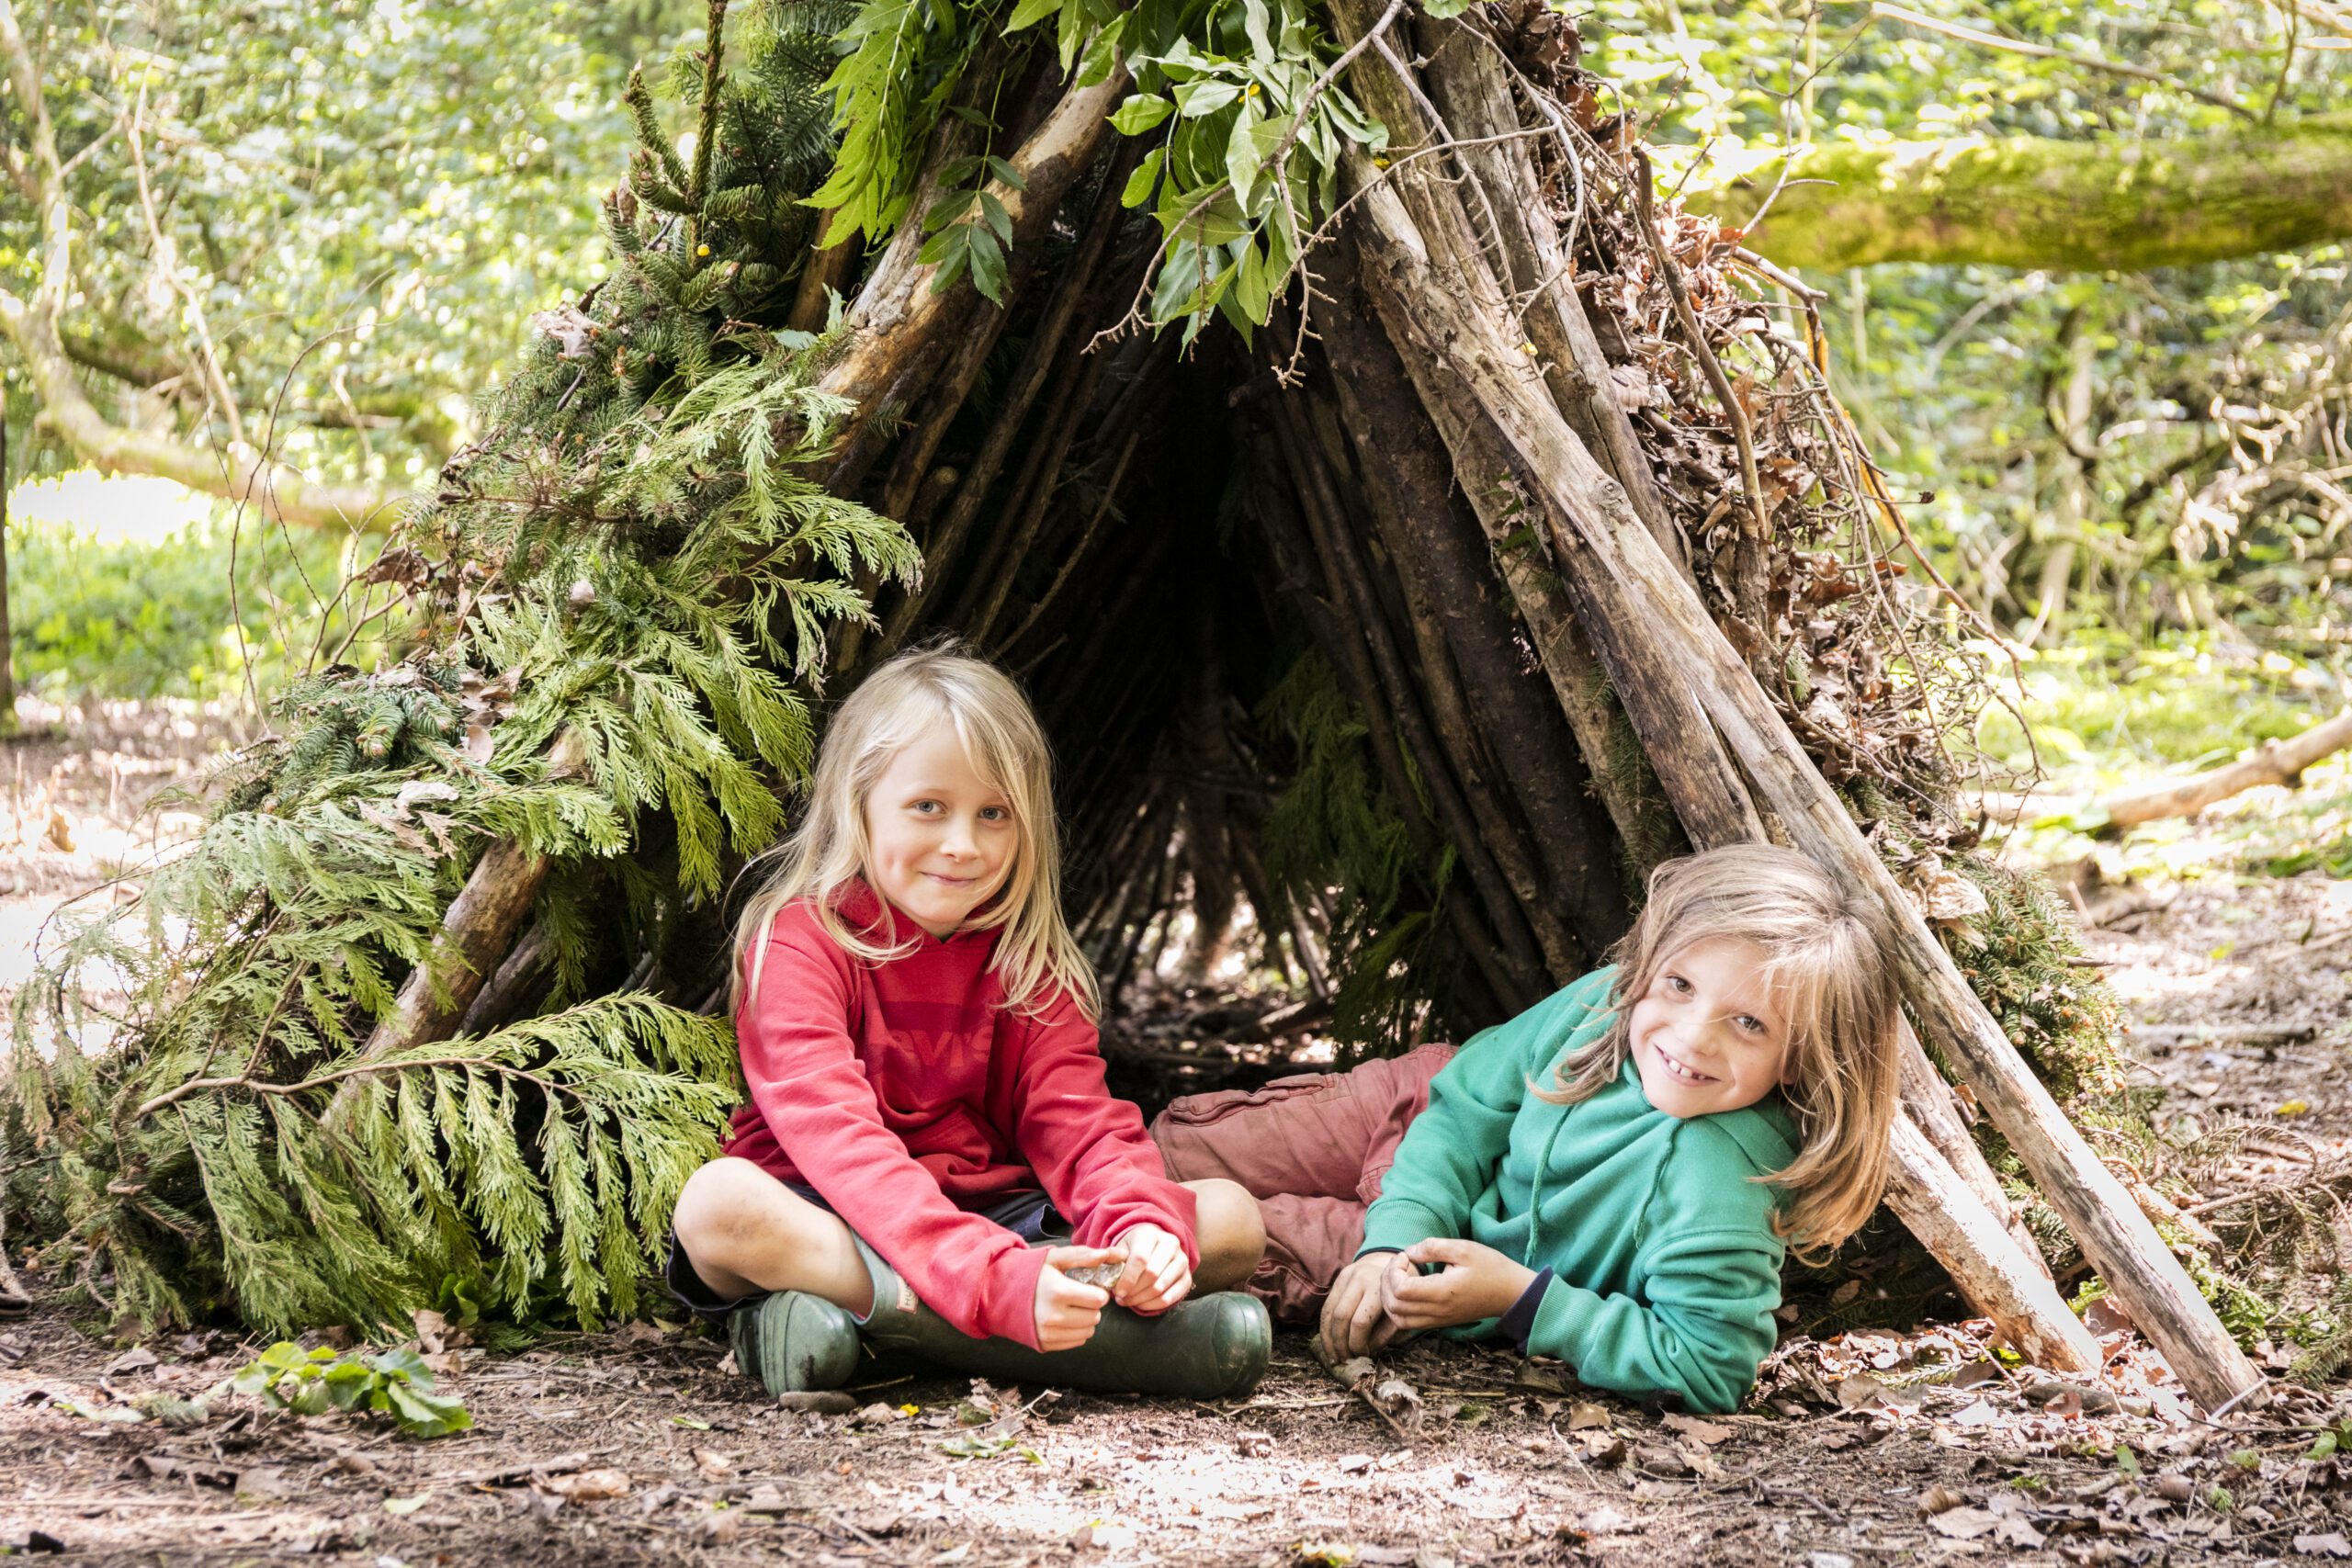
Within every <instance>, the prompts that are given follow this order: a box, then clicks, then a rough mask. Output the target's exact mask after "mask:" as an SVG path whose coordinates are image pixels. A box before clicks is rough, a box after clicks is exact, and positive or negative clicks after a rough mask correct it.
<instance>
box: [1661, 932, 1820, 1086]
mask: <svg viewBox="0 0 2352 1568" xmlns="http://www.w3.org/2000/svg"><path fill="white" fill-rule="evenodd" d="M1763 963H1764V952H1763V950H1762V949H1761V948H1758V947H1757V946H1756V945H1755V944H1753V943H1752V942H1738V941H1733V940H1728V939H1723V940H1717V941H1713V942H1693V943H1692V944H1691V945H1690V946H1688V947H1684V948H1680V949H1679V950H1677V951H1676V952H1674V953H1669V954H1668V956H1667V959H1666V962H1665V963H1663V964H1659V965H1658V970H1657V976H1656V977H1655V978H1654V979H1653V980H1652V981H1651V982H1650V987H1649V990H1648V991H1647V992H1646V993H1645V994H1644V995H1643V996H1642V998H1640V999H1639V1000H1637V1001H1636V1002H1634V1014H1633V1019H1632V1021H1631V1022H1630V1024H1629V1025H1628V1030H1629V1033H1630V1035H1631V1038H1632V1041H1633V1047H1634V1067H1635V1069H1636V1070H1637V1071H1639V1072H1640V1074H1641V1075H1642V1093H1643V1095H1644V1096H1645V1097H1646V1098H1647V1099H1648V1100H1649V1102H1650V1103H1651V1104H1652V1105H1654V1106H1656V1107H1657V1109H1658V1110H1660V1111H1665V1112H1666V1113H1667V1114H1668V1115H1669V1116H1709V1115H1713V1114H1714V1113H1715V1112H1717V1111H1738V1110H1742V1109H1745V1108H1746V1107H1747V1106H1750V1105H1754V1104H1755V1103H1756V1102H1757V1101H1758V1100H1762V1099H1763V1098H1764V1097H1765V1096H1766V1095H1768V1094H1770V1093H1771V1092H1772V1091H1773V1090H1774V1089H1777V1088H1779V1087H1780V1085H1781V1078H1782V1074H1783V1072H1784V1070H1785V1068H1786V1066H1787V1064H1788V1056H1789V1032H1788V1022H1787V1020H1786V1019H1785V1018H1783V1017H1782V1015H1781V1009H1780V1006H1779V999H1778V998H1775V997H1774V996H1773V995H1772V992H1771V988H1770V987H1768V986H1767V985H1765V983H1764V980H1763V976H1762V966H1763Z"/></svg>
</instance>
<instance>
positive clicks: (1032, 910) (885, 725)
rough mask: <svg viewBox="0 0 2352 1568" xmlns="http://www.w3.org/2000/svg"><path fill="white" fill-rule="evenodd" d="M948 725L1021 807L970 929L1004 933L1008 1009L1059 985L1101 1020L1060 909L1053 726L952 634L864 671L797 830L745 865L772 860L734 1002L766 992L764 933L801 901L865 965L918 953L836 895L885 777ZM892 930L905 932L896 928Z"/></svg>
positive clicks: (836, 722)
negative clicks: (1007, 850)
mask: <svg viewBox="0 0 2352 1568" xmlns="http://www.w3.org/2000/svg"><path fill="white" fill-rule="evenodd" d="M942 725H946V726H949V727H952V728H954V730H955V732H956V739H957V740H959V741H960V742H962V744H963V748H964V755H965V757H966V758H967V759H968V760H969V761H970V762H971V764H972V770H973V772H975V773H978V774H979V775H980V777H981V778H982V779H983V780H985V781H986V782H987V784H988V785H989V788H991V789H993V790H995V791H997V792H998V793H999V794H1001V795H1003V796H1004V798H1005V801H1006V803H1007V804H1008V805H1009V806H1011V807H1012V822H1013V828H1014V831H1015V833H1016V835H1017V837H1016V839H1015V840H1014V847H1013V853H1012V869H1011V871H1010V872H1009V874H1007V875H1006V878H1005V883H1004V887H1003V890H1002V891H1001V893H999V894H998V896H997V897H996V898H995V899H994V901H993V902H992V903H991V904H990V905H989V907H988V908H986V909H985V910H983V911H981V912H980V913H979V914H978V916H976V917H975V918H974V919H972V920H971V921H969V922H968V923H967V925H966V927H965V929H966V930H967V931H987V930H991V929H995V928H998V927H1001V928H1002V929H1003V932H1004V934H1003V936H1002V937H1001V938H1000V939H999V940H998V942H997V948H996V953H995V954H994V956H993V957H991V958H990V959H989V967H990V968H991V969H993V970H995V971H996V973H997V974H998V975H999V976H1001V979H1002V981H1003V984H1004V996H1005V1004H1006V1005H1007V1006H1008V1007H1012V1008H1016V1009H1020V1010H1026V1011H1035V1010H1042V1009H1043V1008H1044V1007H1045V1006H1046V1004H1047V1003H1048V1002H1049V1001H1050V1000H1051V998H1052V997H1053V995H1054V993H1055V991H1056V990H1057V989H1060V990H1067V991H1069V993H1070V995H1071V996H1073V997H1075V998H1077V999H1078V1002H1079V1005H1080V1007H1081V1008H1083V1009H1084V1010H1085V1011H1086V1014H1087V1016H1088V1017H1089V1018H1091V1017H1093V1016H1095V1014H1096V1012H1097V1010H1098V1009H1099V1006H1100V1001H1099V997H1098V993H1097V990H1096V987H1095V983H1094V972H1093V971H1092V970H1091V968H1089V967H1088V965H1087V962H1086V957H1085V955H1084V954H1083V953H1080V951H1079V949H1078V942H1077V941H1076V940H1075V939H1074V938H1072V937H1071V935H1070V934H1069V925H1068V924H1067V923H1065V922H1064V920H1063V919H1062V905H1061V844H1060V839H1059V836H1058V835H1057V833H1056V831H1055V828H1054V792H1053V759H1052V754H1051V752H1050V750H1048V748H1047V747H1046V732H1045V731H1044V730H1043V729H1041V728H1038V725H1037V716H1036V715H1035V713H1033V712H1031V711H1030V708H1029V700H1028V699H1027V698H1026V697H1024V696H1023V695H1022V694H1021V688H1020V687H1018V686H1016V685H1014V684H1013V682H1012V677H1011V676H1009V675H1007V674H1006V673H1005V672H1004V671H1001V670H999V669H998V668H997V667H996V666H994V665H993V664H989V663H986V662H984V661H983V660H978V659H973V658H970V657H968V656H967V655H965V654H963V653H961V652H959V651H957V649H956V646H955V645H953V644H943V645H940V646H936V647H931V648H922V649H912V650H911V651H909V652H906V653H901V654H899V655H898V656H897V657H896V658H894V659H891V660H888V662H886V663H885V664H883V665H882V666H881V668H879V669H877V670H876V671H874V673H872V674H871V675H869V676H867V677H866V678H865V682H864V684H862V685H860V686H859V687H858V688H857V690H856V691H855V692H854V693H853V694H851V695H850V698H849V700H848V701H847V702H844V703H843V704H842V705H841V709H840V711H839V712H837V713H835V714H834V715H833V718H832V722H831V724H830V725H829V726H827V727H826V730H825V739H824V743H823V744H822V745H821V746H820V747H819V748H818V751H817V767H816V771H815V773H813V774H812V775H811V776H810V778H809V796H808V808H807V811H806V813H805V814H804V815H803V816H802V818H801V819H800V826H799V827H798V828H797V829H795V830H794V831H793V833H792V835H791V836H790V837H789V838H787V839H786V840H785V841H784V842H783V843H781V844H779V845H777V846H776V847H775V849H773V850H770V851H768V852H765V853H764V854H762V855H760V856H758V857H757V858H755V859H754V860H753V861H752V863H750V864H748V865H746V866H745V867H744V868H743V874H744V875H746V876H750V875H754V874H761V873H763V872H764V871H765V868H767V867H769V866H771V865H772V866H773V867H774V870H773V872H772V873H771V874H768V879H767V881H766V883H765V885H764V886H762V887H761V888H760V890H759V892H757V893H756V894H754V895H753V896H752V899H751V902H750V903H749V904H748V905H746V906H745V908H744V910H743V914H742V917H741V919H738V920H737V921H736V922H735V963H734V965H733V971H734V984H733V987H732V991H731V994H730V996H729V1005H730V1009H739V1008H741V1005H742V1004H743V1002H744V1001H745V1000H747V999H748V998H751V997H753V996H756V995H757V994H758V993H759V986H760V970H761V967H762V964H763V959H764V957H765V954H766V951H767V936H768V929H769V927H770V926H771V925H773V924H774V922H775V918H776V916H777V915H778V914H779V913H780V912H782V911H783V910H784V909H786V908H789V907H791V906H792V905H794V904H799V903H805V904H807V905H808V907H809V912H810V913H811V914H812V915H813V916H814V917H815V919H816V920H817V923H818V924H819V925H820V926H821V927H822V928H823V929H824V931H825V934H826V935H827V936H830V937H831V938H832V939H833V941H835V942H839V943H840V944H841V945H842V948H843V949H844V950H845V951H846V952H848V953H852V954H854V955H855V956H856V957H858V958H861V959H864V960H866V961H867V962H869V963H881V962H883V961H885V960H887V959H889V958H893V957H897V956H899V955H900V954H902V953H906V952H908V951H909V948H908V946H907V945H906V944H905V943H898V944H896V945H888V946H886V945H882V944H880V943H877V942H872V941H869V940H867V938H866V936H865V934H864V933H862V932H858V931H852V930H850V928H849V926H848V924H847V923H846V922H845V921H843V919H842V915H841V911H840V910H839V909H838V908H835V902H836V896H837V895H838V894H839V892H840V891H841V889H842V886H845V885H846V884H848V883H849V882H851V881H852V880H854V879H855V878H857V877H860V876H863V875H864V874H865V863H866V858H867V855H868V853H869V845H868V843H867V841H866V833H865V801H866V796H867V795H869V794H870V793H871V792H872V790H873V788H874V784H875V781H876V779H878V778H880V777H881V776H882V774H883V773H884V772H885V771H887V770H888V767H889V765H890V761H891V759H892V758H894V757H896V756H897V755H898V754H899V751H900V750H902V749H904V748H905V747H906V746H907V744H908V743H909V742H910V741H912V740H914V739H917V738H918V737H921V736H923V735H926V734H931V733H934V732H935V731H936V730H937V729H938V728H939V727H940V726H942ZM886 908H887V906H886ZM890 934H891V935H892V936H893V937H895V936H896V931H895V929H893V931H891V932H890ZM746 953H749V954H750V955H751V964H750V973H749V974H748V975H747V974H746V973H745V965H744V955H745V954H746Z"/></svg>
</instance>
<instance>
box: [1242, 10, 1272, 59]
mask: <svg viewBox="0 0 2352 1568" xmlns="http://www.w3.org/2000/svg"><path fill="white" fill-rule="evenodd" d="M1270 20H1271V17H1270V16H1269V14H1268V12H1267V10H1266V0H1241V26H1242V28H1243V30H1244V31H1246V32H1247V33H1249V35H1250V59H1251V60H1252V61H1254V62H1257V63H1258V64H1260V65H1272V63H1274V60H1275V55H1274V40H1273V39H1272V38H1271V37H1269V36H1268V34H1267V30H1266V28H1267V24H1268V22H1269V21H1270Z"/></svg>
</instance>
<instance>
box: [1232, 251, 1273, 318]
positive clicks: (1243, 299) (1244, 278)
mask: <svg viewBox="0 0 2352 1568" xmlns="http://www.w3.org/2000/svg"><path fill="white" fill-rule="evenodd" d="M1233 303H1234V306H1235V308H1236V309H1238V310H1240V312H1241V313H1242V314H1243V315H1245V316H1247V317H1249V318H1250V321H1254V322H1257V323H1258V324H1260V325H1263V324H1264V323H1265V320H1266V312H1267V310H1270V309H1271V308H1272V304H1273V301H1272V299H1270V298H1269V297H1268V295H1267V293H1266V262H1265V257H1264V256H1262V255H1261V254H1259V251H1258V247H1257V246H1255V245H1251V246H1250V248H1249V249H1248V250H1246V251H1243V252H1242V253H1241V264H1240V265H1238V267H1236V268H1235V269H1234V277H1233Z"/></svg>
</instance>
